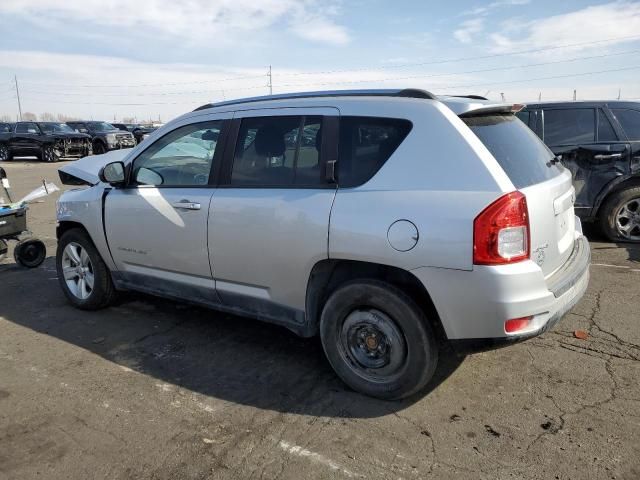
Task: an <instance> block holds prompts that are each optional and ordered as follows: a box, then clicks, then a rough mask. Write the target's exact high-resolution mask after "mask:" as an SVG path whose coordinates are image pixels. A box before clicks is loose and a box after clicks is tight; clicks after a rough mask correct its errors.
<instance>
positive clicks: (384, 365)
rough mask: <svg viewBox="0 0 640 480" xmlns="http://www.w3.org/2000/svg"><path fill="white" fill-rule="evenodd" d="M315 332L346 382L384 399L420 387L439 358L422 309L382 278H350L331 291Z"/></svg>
mask: <svg viewBox="0 0 640 480" xmlns="http://www.w3.org/2000/svg"><path fill="white" fill-rule="evenodd" d="M320 336H321V339H322V346H323V348H324V351H325V354H326V356H327V359H328V360H329V363H330V364H331V366H332V367H333V369H334V370H335V372H336V373H337V374H338V376H339V377H340V378H341V379H342V380H343V381H344V382H345V383H346V384H347V385H348V386H350V387H351V388H353V389H354V390H356V391H358V392H361V393H364V394H365V395H370V396H372V397H377V398H381V399H385V400H395V399H400V398H404V397H407V396H409V395H411V394H413V393H415V392H417V391H419V390H421V389H422V388H424V387H425V386H426V384H427V383H428V382H429V380H430V379H431V377H433V374H434V372H435V369H436V365H437V363H438V346H437V342H436V337H435V335H434V333H433V331H432V329H431V327H430V325H429V323H428V321H427V318H426V317H425V315H424V313H423V312H422V310H421V309H420V308H419V307H418V305H416V303H415V302H414V301H413V300H412V299H411V298H410V297H409V296H407V295H406V294H405V293H404V292H402V291H401V290H399V289H397V288H396V287H394V286H392V285H390V284H387V283H384V282H379V281H374V280H360V281H354V282H349V283H347V284H345V285H343V286H342V287H340V288H339V289H338V290H336V291H335V292H334V293H333V294H331V296H330V297H329V299H328V300H327V302H326V304H325V306H324V309H323V311H322V315H321V318H320Z"/></svg>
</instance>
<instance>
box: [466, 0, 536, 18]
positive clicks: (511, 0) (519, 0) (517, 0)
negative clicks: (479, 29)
mask: <svg viewBox="0 0 640 480" xmlns="http://www.w3.org/2000/svg"><path fill="white" fill-rule="evenodd" d="M529 3H531V0H497V1H495V2H491V3H489V4H488V5H484V6H482V7H476V8H472V9H471V10H467V11H466V12H463V13H462V15H485V14H487V13H488V12H489V11H490V10H494V9H496V8H500V7H512V6H518V5H527V4H529Z"/></svg>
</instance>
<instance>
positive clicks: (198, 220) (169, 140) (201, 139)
mask: <svg viewBox="0 0 640 480" xmlns="http://www.w3.org/2000/svg"><path fill="white" fill-rule="evenodd" d="M221 129H222V120H211V121H205V122H199V123H191V124H188V125H183V126H181V127H178V128H176V129H175V130H173V131H171V132H169V133H168V134H166V135H164V136H163V137H161V138H159V139H158V140H157V141H156V142H154V143H153V144H151V145H150V146H149V147H148V148H147V149H145V150H144V151H143V152H142V153H141V154H140V155H138V156H137V157H136V158H135V159H134V160H133V161H132V163H131V164H130V165H129V169H130V173H129V175H130V179H129V185H128V186H127V187H126V188H118V189H114V190H111V191H110V192H109V193H108V195H107V197H106V201H105V226H106V234H107V240H108V243H109V249H110V250H111V254H112V256H113V260H114V262H115V264H116V267H117V270H118V271H117V272H116V278H117V279H118V280H119V281H121V282H123V283H124V284H125V286H128V287H129V288H134V289H141V290H147V291H151V292H154V293H160V294H163V295H168V296H174V297H179V298H186V299H190V300H194V301H199V302H204V303H217V295H216V293H215V282H214V280H213V275H212V272H211V267H210V264H209V249H208V243H207V222H208V216H209V205H210V203H211V198H212V196H213V193H214V187H213V183H214V182H213V175H214V173H215V168H216V162H217V161H218V157H219V151H218V149H217V148H216V146H217V144H218V138H219V136H220V132H221Z"/></svg>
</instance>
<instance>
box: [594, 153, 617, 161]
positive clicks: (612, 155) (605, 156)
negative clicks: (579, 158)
mask: <svg viewBox="0 0 640 480" xmlns="http://www.w3.org/2000/svg"><path fill="white" fill-rule="evenodd" d="M593 158H594V159H596V160H612V159H614V158H622V154H621V153H609V154H603V153H599V154H598V155H594V156H593Z"/></svg>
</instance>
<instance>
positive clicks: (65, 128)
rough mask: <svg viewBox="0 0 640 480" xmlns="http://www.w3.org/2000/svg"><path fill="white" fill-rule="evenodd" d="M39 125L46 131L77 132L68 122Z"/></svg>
mask: <svg viewBox="0 0 640 480" xmlns="http://www.w3.org/2000/svg"><path fill="white" fill-rule="evenodd" d="M38 126H39V127H40V128H41V129H42V131H43V132H45V133H75V130H74V129H73V128H71V127H70V126H69V125H67V124H66V123H39V124H38Z"/></svg>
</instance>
